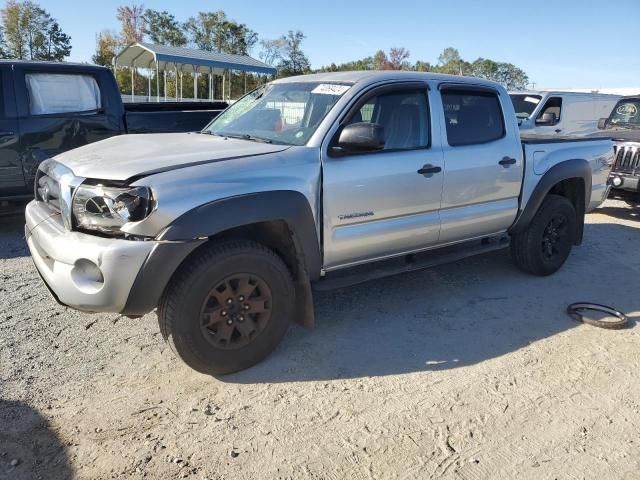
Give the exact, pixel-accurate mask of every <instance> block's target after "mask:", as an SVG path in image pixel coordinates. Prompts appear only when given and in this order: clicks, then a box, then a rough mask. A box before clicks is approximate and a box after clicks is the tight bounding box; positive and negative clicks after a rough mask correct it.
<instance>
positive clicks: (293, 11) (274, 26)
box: [36, 0, 640, 89]
mask: <svg viewBox="0 0 640 480" xmlns="http://www.w3.org/2000/svg"><path fill="white" fill-rule="evenodd" d="M36 1H37V3H39V4H40V5H41V6H42V7H44V8H45V9H46V10H48V11H49V13H50V14H51V15H52V16H53V17H54V18H56V19H57V20H58V21H59V23H60V25H61V27H62V29H63V30H64V31H65V32H66V33H68V34H69V35H71V37H72V45H73V50H72V54H71V57H70V58H69V60H72V61H80V62H87V61H90V60H91V55H92V54H93V52H94V50H95V39H96V33H97V32H99V31H101V30H104V29H112V30H116V31H117V30H118V22H117V20H116V18H115V14H116V8H117V6H118V5H122V4H125V3H126V2H125V1H124V0H120V1H118V0H114V1H111V0H100V1H95V0H94V1H93V2H86V3H85V2H80V1H79V0H36ZM138 3H144V5H145V7H146V8H152V9H155V10H168V11H169V12H171V13H173V14H174V15H175V16H176V18H177V19H178V20H180V21H184V20H186V19H187V18H188V17H189V16H192V15H195V14H196V13H197V12H198V11H213V10H224V11H225V12H226V13H227V16H228V17H229V18H231V19H233V20H235V21H237V22H240V23H245V24H247V26H249V27H250V28H251V29H253V30H254V31H256V32H257V33H258V34H259V36H260V38H264V39H270V38H276V37H278V36H280V35H282V34H283V33H285V32H287V31H288V30H302V31H303V32H304V34H305V35H306V37H307V38H306V39H305V41H304V43H303V50H304V52H305V53H306V54H307V56H308V58H309V60H310V62H311V65H312V67H314V68H317V67H320V66H322V65H328V64H330V63H332V62H334V63H336V64H339V63H342V62H347V61H350V60H356V59H359V58H363V57H367V56H370V55H373V54H374V53H375V52H376V51H377V50H379V49H383V50H388V49H389V48H391V47H405V48H407V49H408V50H409V51H410V53H411V57H410V59H409V60H410V61H412V62H415V61H416V60H423V61H427V62H430V63H432V64H435V63H436V62H437V59H438V55H439V54H440V52H441V51H442V50H443V49H444V48H446V47H449V46H451V47H455V48H457V49H458V50H459V51H460V54H461V56H462V58H463V59H465V60H467V61H473V60H475V59H476V58H478V57H484V58H491V59H492V60H497V61H503V62H510V63H513V64H515V65H516V66H518V67H520V68H522V69H523V70H524V71H525V72H526V73H527V74H528V76H529V79H530V81H531V82H535V88H544V87H547V88H590V89H598V88H624V87H627V88H628V87H640V48H638V45H639V43H640V37H639V34H640V30H638V26H639V25H640V0H608V1H597V2H596V1H592V0H555V1H552V0H529V1H517V0H455V1H454V0H423V1H418V0H415V1H409V0H393V1H379V0H369V1H362V0H341V1H336V0H323V1H316V2H304V1H302V0H280V1H273V0H272V1H261V2H253V1H249V0H245V1H240V0H233V1H226V0H225V1H202V0H201V1H196V0H180V1H176V0H173V1H164V0H160V1H159V0H154V1H146V2H140V1H138ZM258 52H259V47H256V48H254V51H253V52H252V55H253V56H254V57H256V58H257V57H258Z"/></svg>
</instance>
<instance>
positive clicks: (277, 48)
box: [258, 38, 284, 66]
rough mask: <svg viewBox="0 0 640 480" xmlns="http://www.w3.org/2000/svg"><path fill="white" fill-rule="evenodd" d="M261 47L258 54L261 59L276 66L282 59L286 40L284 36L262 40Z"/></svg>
mask: <svg viewBox="0 0 640 480" xmlns="http://www.w3.org/2000/svg"><path fill="white" fill-rule="evenodd" d="M260 47H261V50H260V53H259V54H258V56H259V57H260V60H262V61H263V62H264V63H266V64H267V65H271V66H274V65H276V64H277V63H278V62H280V60H282V51H283V49H284V42H283V40H282V38H275V39H273V40H261V41H260Z"/></svg>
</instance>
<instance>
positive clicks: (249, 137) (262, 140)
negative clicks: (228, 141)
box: [217, 133, 273, 143]
mask: <svg viewBox="0 0 640 480" xmlns="http://www.w3.org/2000/svg"><path fill="white" fill-rule="evenodd" d="M217 135H220V134H217ZM221 136H223V137H228V138H240V139H242V140H249V141H251V142H260V143H273V140H271V139H269V138H262V137H255V136H253V135H249V134H248V133H243V134H235V133H225V134H224V135H221Z"/></svg>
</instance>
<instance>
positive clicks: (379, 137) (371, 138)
mask: <svg viewBox="0 0 640 480" xmlns="http://www.w3.org/2000/svg"><path fill="white" fill-rule="evenodd" d="M383 148H384V127H383V126H382V125H379V124H377V123H368V122H360V123H352V124H351V125H347V126H346V127H344V128H343V129H342V131H341V132H340V136H339V137H338V143H337V144H336V145H334V146H333V148H332V151H333V153H335V154H338V155H341V154H342V155H344V154H348V153H366V152H377V151H379V150H382V149H383Z"/></svg>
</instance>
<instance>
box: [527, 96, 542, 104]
mask: <svg viewBox="0 0 640 480" xmlns="http://www.w3.org/2000/svg"><path fill="white" fill-rule="evenodd" d="M524 101H525V102H529V103H535V104H536V105H537V104H538V103H540V99H538V98H536V97H524Z"/></svg>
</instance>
